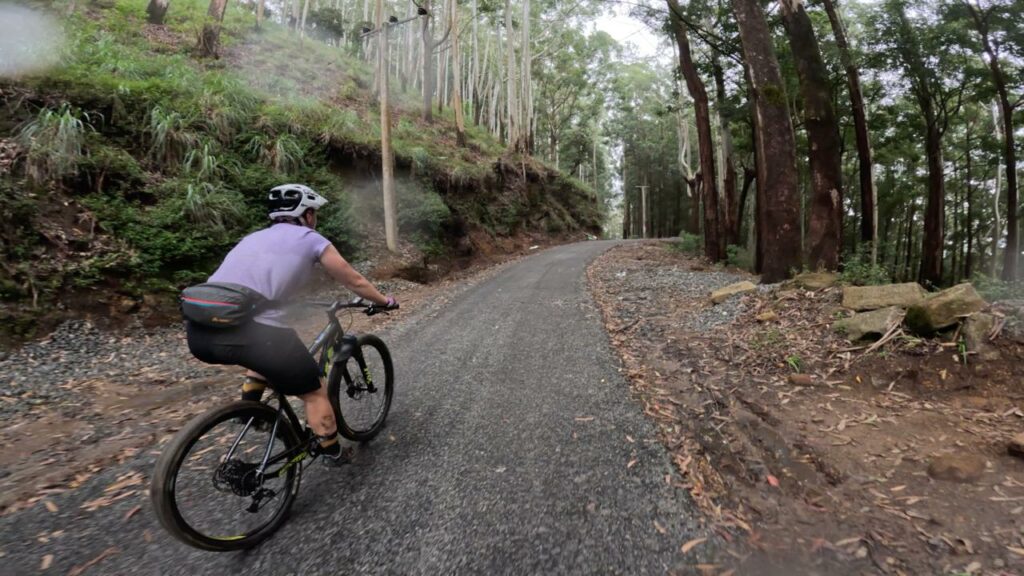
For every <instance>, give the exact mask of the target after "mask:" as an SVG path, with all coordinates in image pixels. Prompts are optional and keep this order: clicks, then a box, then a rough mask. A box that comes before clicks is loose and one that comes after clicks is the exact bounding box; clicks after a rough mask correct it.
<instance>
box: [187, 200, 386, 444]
mask: <svg viewBox="0 0 1024 576" xmlns="http://www.w3.org/2000/svg"><path fill="white" fill-rule="evenodd" d="M325 204H327V199H326V198H324V197H323V196H321V195H319V194H317V193H316V192H314V191H313V190H312V189H311V188H309V187H308V186H303V185H301V184H284V185H281V186H277V187H275V188H273V189H271V190H270V196H269V213H268V215H269V217H270V220H271V221H272V224H271V225H270V226H269V227H268V228H264V229H263V230H259V231H257V232H254V233H252V234H249V235H248V236H246V237H245V238H243V239H242V240H241V241H240V242H239V243H238V244H237V245H235V247H234V248H232V249H231V251H230V252H228V255H227V256H226V257H225V258H224V261H223V262H222V263H221V265H220V267H219V268H217V271H216V272H214V273H213V275H212V276H210V279H209V282H225V283H231V284H238V285H241V286H244V287H246V288H249V289H250V290H253V291H255V292H258V293H259V294H260V295H262V296H263V297H264V298H266V299H267V300H268V301H269V302H270V303H269V305H268V306H266V307H264V308H261V309H260V311H259V312H258V313H257V314H256V315H255V316H254V317H253V318H252V320H250V321H248V322H246V323H245V324H243V325H241V326H237V327H231V328H221V327H210V326H204V325H201V324H198V323H196V322H190V321H186V330H187V333H188V347H189V350H190V351H191V352H192V355H193V356H195V357H196V358H198V359H199V360H202V361H203V362H206V363H208V364H234V365H240V366H243V367H245V368H248V371H247V372H246V381H245V383H244V384H243V386H242V399H243V400H257V401H258V400H259V399H260V398H261V397H262V395H263V391H264V389H265V388H266V385H267V383H268V382H269V384H270V386H271V387H273V388H274V389H275V390H277V391H278V392H281V393H283V394H288V395H292V396H298V397H300V398H302V401H303V402H304V403H305V405H306V419H307V421H308V423H309V426H310V428H312V429H313V432H314V433H315V434H316V435H317V439H318V441H319V451H320V452H321V453H322V454H323V455H324V456H326V457H327V458H328V459H329V461H333V462H334V463H342V462H343V461H344V457H343V456H342V450H341V444H340V443H339V442H338V435H337V432H338V428H337V423H336V422H335V419H334V410H333V409H332V408H331V403H330V400H329V399H328V397H327V388H326V384H325V382H324V381H323V379H322V378H321V374H320V370H319V368H318V367H317V363H316V360H314V358H313V356H312V355H311V354H310V353H309V351H308V350H307V348H306V346H305V344H303V343H302V340H301V339H299V336H298V335H297V334H296V333H295V330H293V329H292V328H290V327H289V326H288V325H287V324H286V323H285V322H284V311H283V310H282V309H281V307H280V306H279V305H277V303H280V302H283V301H286V300H288V299H289V298H290V297H292V296H294V295H295V293H296V292H298V290H299V289H300V288H301V287H302V286H303V285H305V284H306V282H307V281H308V280H309V278H310V276H311V274H312V271H313V267H314V266H315V264H316V263H317V262H319V263H320V264H321V265H322V266H323V267H324V269H325V270H326V271H327V273H328V274H330V276H331V277H333V278H334V279H335V280H337V281H338V282H340V283H341V284H342V285H344V286H345V287H346V288H348V289H349V290H351V291H352V292H355V293H356V294H357V295H359V296H361V297H362V298H365V299H367V300H369V301H371V302H373V303H375V304H378V305H381V306H394V305H395V304H396V301H395V299H394V298H393V297H390V296H384V295H383V294H381V293H380V292H379V291H378V290H377V289H376V288H375V287H374V286H373V284H371V283H370V282H369V281H367V280H366V278H364V277H363V275H362V274H360V273H359V272H357V271H356V270H355V269H354V268H352V266H351V265H350V264H349V263H348V262H346V261H345V259H344V258H342V256H341V254H340V253H339V252H338V250H337V248H335V247H334V245H333V244H331V242H330V241H329V240H327V239H326V238H324V237H323V236H321V235H320V234H319V233H317V232H316V224H317V210H319V209H320V208H322V207H323V206H324V205H325Z"/></svg>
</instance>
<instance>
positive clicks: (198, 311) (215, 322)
mask: <svg viewBox="0 0 1024 576" xmlns="http://www.w3.org/2000/svg"><path fill="white" fill-rule="evenodd" d="M272 304H273V301H272V300H267V299H266V298H265V297H264V296H263V295H262V294H260V293H259V292H257V291H255V290H253V289H251V288H247V287H245V286H241V285H239V284H230V283H228V282H206V283H204V284H196V285H195V286H189V287H188V288H185V289H184V290H182V291H181V315H182V316H184V317H185V319H187V320H189V321H191V322H195V323H196V324H201V325H203V326H212V327H215V328H232V327H235V326H241V325H243V324H245V323H247V322H249V321H250V320H252V318H253V316H255V315H256V314H257V313H259V312H260V311H262V310H264V309H266V308H268V307H269V306H271V305H272Z"/></svg>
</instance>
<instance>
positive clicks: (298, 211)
mask: <svg viewBox="0 0 1024 576" xmlns="http://www.w3.org/2000/svg"><path fill="white" fill-rule="evenodd" d="M268 200H269V202H268V204H269V212H268V214H267V215H268V216H269V217H270V219H271V220H273V219H274V218H284V217H292V218H299V217H300V216H302V214H303V213H304V212H305V211H306V210H309V209H313V210H319V209H320V208H322V207H323V206H324V204H327V198H324V197H323V196H321V195H319V194H317V193H316V192H315V191H313V189H312V188H310V187H309V186H303V185H302V184H282V185H280V186H275V187H273V188H271V189H270V196H269V198H268Z"/></svg>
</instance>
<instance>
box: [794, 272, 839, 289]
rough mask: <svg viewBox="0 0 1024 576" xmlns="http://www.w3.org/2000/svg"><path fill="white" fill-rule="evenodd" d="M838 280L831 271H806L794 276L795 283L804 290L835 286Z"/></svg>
mask: <svg viewBox="0 0 1024 576" xmlns="http://www.w3.org/2000/svg"><path fill="white" fill-rule="evenodd" d="M838 280H839V277H838V276H836V275H835V274H832V273H831V272H804V273H803V274H797V275H796V276H795V277H793V284H794V285H796V286H799V287H800V288H803V289H804V290H824V289H825V288H831V287H833V286H835V285H836V282H837V281H838Z"/></svg>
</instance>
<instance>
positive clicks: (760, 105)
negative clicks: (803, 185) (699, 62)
mask: <svg viewBox="0 0 1024 576" xmlns="http://www.w3.org/2000/svg"><path fill="white" fill-rule="evenodd" d="M732 7H733V13H734V14H735V17H736V24H737V26H738V27H739V31H740V40H741V43H742V46H743V56H744V61H745V62H746V63H747V69H748V70H749V78H748V80H749V84H750V92H751V94H752V97H753V111H754V112H753V117H754V134H755V141H754V148H755V151H756V154H757V181H758V188H757V189H758V198H757V205H756V208H757V216H756V220H757V241H758V247H759V249H758V255H759V262H758V264H759V266H758V267H759V269H760V270H761V273H762V279H763V280H764V281H766V282H777V281H779V280H783V279H785V278H787V277H788V276H789V274H790V272H791V271H792V270H799V269H801V268H802V267H803V261H802V258H801V252H802V250H801V238H800V198H799V192H798V190H799V181H798V177H797V168H796V143H795V141H794V138H793V124H792V122H791V120H790V116H789V107H788V100H787V96H786V88H785V83H784V81H783V78H782V72H781V71H780V69H779V62H778V59H777V58H776V56H775V48H774V45H773V42H772V35H771V30H770V29H769V27H768V22H767V20H766V18H765V14H764V10H763V8H762V7H761V4H760V2H759V1H758V0H732Z"/></svg>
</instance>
